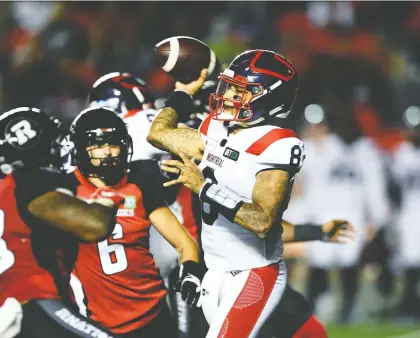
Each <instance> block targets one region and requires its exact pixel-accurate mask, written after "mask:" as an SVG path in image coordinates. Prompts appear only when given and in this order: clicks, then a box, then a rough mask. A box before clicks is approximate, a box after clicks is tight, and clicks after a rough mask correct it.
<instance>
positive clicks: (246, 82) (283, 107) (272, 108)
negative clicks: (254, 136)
mask: <svg viewBox="0 0 420 338" xmlns="http://www.w3.org/2000/svg"><path fill="white" fill-rule="evenodd" d="M298 87H299V79H298V75H297V73H296V70H295V69H294V68H293V66H292V64H291V63H290V62H289V61H288V60H286V59H285V58H284V57H283V56H281V55H279V54H277V53H275V52H272V51H268V50H262V49H256V50H250V51H246V52H244V53H242V54H240V55H238V56H237V57H236V58H235V59H234V60H233V61H232V62H231V64H230V65H229V67H228V68H227V69H225V70H224V72H223V73H222V74H221V75H220V77H219V83H218V86H217V89H216V92H215V93H214V94H211V95H210V104H209V106H210V112H211V114H212V118H213V119H216V120H219V121H229V124H236V123H237V122H242V123H243V124H246V125H248V126H255V125H258V124H260V123H262V122H264V121H266V120H267V119H269V118H270V117H272V116H277V117H281V118H286V117H287V116H288V115H289V114H290V111H291V109H292V106H293V104H294V102H295V99H296V96H297V90H298ZM231 88H234V90H235V93H234V95H232V98H229V99H228V98H226V96H225V94H226V93H227V92H228V91H230V90H231ZM245 92H247V93H250V95H247V97H245ZM225 107H229V108H231V107H233V108H234V110H235V114H234V115H232V114H227V113H224V112H223V111H224V108H225ZM232 121H236V122H233V123H232Z"/></svg>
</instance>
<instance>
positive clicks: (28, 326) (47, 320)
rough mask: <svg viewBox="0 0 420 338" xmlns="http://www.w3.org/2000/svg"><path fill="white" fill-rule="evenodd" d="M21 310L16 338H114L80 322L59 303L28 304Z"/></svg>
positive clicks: (82, 321) (33, 302)
mask: <svg viewBox="0 0 420 338" xmlns="http://www.w3.org/2000/svg"><path fill="white" fill-rule="evenodd" d="M22 308H23V320H22V329H21V332H20V334H19V335H18V336H17V338H92V337H93V336H95V337H104V338H105V337H106V338H111V337H118V336H117V335H115V334H113V333H111V332H109V331H107V330H106V329H103V328H101V327H100V326H99V325H98V324H96V323H95V322H93V321H91V320H89V319H87V318H84V317H83V316H81V315H80V314H79V313H77V311H75V310H73V309H71V308H70V307H69V306H67V305H65V304H64V303H63V302H62V301H61V300H57V299H39V300H32V301H29V302H28V303H26V304H24V305H23V306H22Z"/></svg>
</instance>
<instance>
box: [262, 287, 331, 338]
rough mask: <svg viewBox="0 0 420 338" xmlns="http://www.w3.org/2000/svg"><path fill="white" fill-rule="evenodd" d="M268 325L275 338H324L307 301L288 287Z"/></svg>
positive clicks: (323, 331)
mask: <svg viewBox="0 0 420 338" xmlns="http://www.w3.org/2000/svg"><path fill="white" fill-rule="evenodd" d="M269 325H270V327H271V332H272V335H271V336H274V337H276V338H291V337H293V338H303V337H311V338H324V337H326V331H325V328H324V327H323V325H322V324H321V323H320V322H319V320H318V319H317V318H316V317H315V316H314V315H313V313H312V311H311V308H310V306H309V303H308V301H307V300H306V299H305V297H303V296H302V295H301V294H300V293H298V292H297V291H295V290H294V289H293V288H291V287H290V286H289V285H287V286H286V290H285V291H284V294H283V297H282V299H281V301H280V303H279V305H278V306H277V308H276V309H275V311H274V312H273V314H272V315H271V318H270V322H269Z"/></svg>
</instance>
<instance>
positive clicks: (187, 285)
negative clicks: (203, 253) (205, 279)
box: [174, 261, 201, 307]
mask: <svg viewBox="0 0 420 338" xmlns="http://www.w3.org/2000/svg"><path fill="white" fill-rule="evenodd" d="M199 272H200V268H199V265H198V263H196V262H193V261H186V262H184V263H183V264H181V266H180V268H179V279H178V281H177V282H176V283H175V287H174V288H175V291H176V292H181V297H182V300H183V301H185V302H186V303H187V304H188V305H189V306H190V307H194V306H197V302H198V299H199V298H200V292H201V281H200V278H199V276H200V274H199Z"/></svg>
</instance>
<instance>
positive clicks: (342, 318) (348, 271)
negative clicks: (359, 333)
mask: <svg viewBox="0 0 420 338" xmlns="http://www.w3.org/2000/svg"><path fill="white" fill-rule="evenodd" d="M340 279H341V290H342V295H343V302H342V305H341V310H340V313H339V322H340V323H348V322H349V321H350V320H351V315H352V313H353V310H354V306H355V302H356V296H357V291H358V289H359V267H358V266H357V265H356V266H351V267H346V268H343V269H340Z"/></svg>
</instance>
